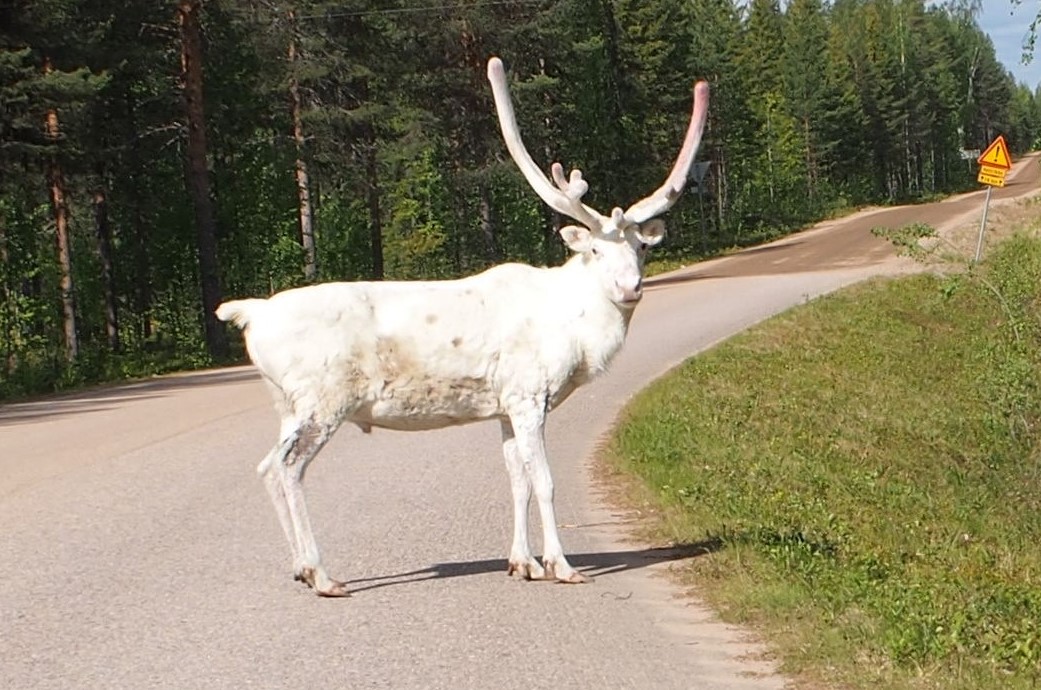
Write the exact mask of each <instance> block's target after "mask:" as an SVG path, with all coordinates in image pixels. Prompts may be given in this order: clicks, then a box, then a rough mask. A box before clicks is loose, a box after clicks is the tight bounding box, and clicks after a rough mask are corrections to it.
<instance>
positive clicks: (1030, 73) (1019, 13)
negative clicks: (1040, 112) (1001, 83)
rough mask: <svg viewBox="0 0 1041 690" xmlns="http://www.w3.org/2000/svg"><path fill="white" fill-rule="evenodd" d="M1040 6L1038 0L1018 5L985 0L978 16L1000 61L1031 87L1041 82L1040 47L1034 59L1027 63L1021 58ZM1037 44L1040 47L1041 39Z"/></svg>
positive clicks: (1026, 1)
mask: <svg viewBox="0 0 1041 690" xmlns="http://www.w3.org/2000/svg"><path fill="white" fill-rule="evenodd" d="M1039 9H1041V7H1039V6H1038V3H1037V2H1036V0H1023V1H1022V2H1020V3H1019V4H1015V5H1014V4H1013V3H1012V0H983V11H982V12H981V13H980V16H978V17H977V18H976V21H977V22H978V23H979V25H980V28H981V29H983V31H984V32H986V34H987V35H988V36H990V40H992V41H994V50H995V52H996V53H997V55H998V60H1000V61H1001V64H1003V65H1005V68H1006V69H1007V70H1008V71H1010V72H1012V74H1013V75H1014V76H1015V77H1016V80H1017V81H1020V82H1023V83H1024V84H1026V85H1027V86H1029V87H1030V88H1031V90H1033V89H1036V88H1037V86H1038V84H1041V50H1038V51H1035V53H1036V54H1035V56H1034V59H1033V60H1031V61H1030V63H1029V64H1027V65H1024V64H1022V60H1021V58H1022V55H1023V39H1024V37H1026V35H1027V31H1029V29H1030V22H1032V21H1033V20H1034V17H1036V16H1037V12H1038V10H1039ZM1038 47H1039V49H1041V39H1039V40H1038Z"/></svg>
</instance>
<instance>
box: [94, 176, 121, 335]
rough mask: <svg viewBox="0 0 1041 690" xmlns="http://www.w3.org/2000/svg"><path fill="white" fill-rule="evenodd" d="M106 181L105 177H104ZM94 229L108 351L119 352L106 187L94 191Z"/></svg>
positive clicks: (117, 316)
mask: <svg viewBox="0 0 1041 690" xmlns="http://www.w3.org/2000/svg"><path fill="white" fill-rule="evenodd" d="M102 179H104V177H102ZM94 229H95V231H96V232H97V237H98V257H99V258H100V259H101V286H102V290H103V292H104V297H105V334H106V336H107V337H108V349H109V350H111V351H112V352H119V312H118V309H117V307H116V279H115V271H114V270H113V264H112V228H111V226H110V225H109V222H108V197H107V196H106V194H105V189H104V187H100V186H99V187H98V188H97V189H96V190H94Z"/></svg>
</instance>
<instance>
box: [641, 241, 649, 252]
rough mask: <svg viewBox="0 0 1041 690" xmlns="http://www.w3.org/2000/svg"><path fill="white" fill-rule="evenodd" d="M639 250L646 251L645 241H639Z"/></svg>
mask: <svg viewBox="0 0 1041 690" xmlns="http://www.w3.org/2000/svg"><path fill="white" fill-rule="evenodd" d="M640 251H641V252H645V251H647V243H646V242H641V243H640Z"/></svg>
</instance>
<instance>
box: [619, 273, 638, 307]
mask: <svg viewBox="0 0 1041 690" xmlns="http://www.w3.org/2000/svg"><path fill="white" fill-rule="evenodd" d="M615 285H617V286H618V291H619V292H620V293H621V297H622V302H638V301H639V300H640V298H641V297H642V296H643V278H640V279H639V280H637V281H636V284H635V285H631V286H625V285H622V284H621V283H618V282H616V283H615Z"/></svg>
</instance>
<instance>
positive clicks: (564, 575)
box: [546, 563, 593, 585]
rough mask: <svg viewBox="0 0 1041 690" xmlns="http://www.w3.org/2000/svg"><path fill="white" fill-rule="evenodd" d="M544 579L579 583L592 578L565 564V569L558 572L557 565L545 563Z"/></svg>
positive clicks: (573, 583) (563, 582) (589, 580)
mask: <svg viewBox="0 0 1041 690" xmlns="http://www.w3.org/2000/svg"><path fill="white" fill-rule="evenodd" d="M546 579H547V580H553V581H554V582H558V583H561V584H565V585H581V584H585V583H587V582H592V581H593V578H591V577H589V576H588V575H583V574H582V573H580V572H578V571H577V570H575V569H574V568H572V567H571V566H567V567H566V569H564V570H563V571H562V572H560V573H558V572H557V566H556V565H555V564H554V563H547V564H546Z"/></svg>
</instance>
